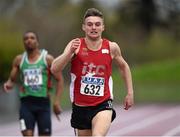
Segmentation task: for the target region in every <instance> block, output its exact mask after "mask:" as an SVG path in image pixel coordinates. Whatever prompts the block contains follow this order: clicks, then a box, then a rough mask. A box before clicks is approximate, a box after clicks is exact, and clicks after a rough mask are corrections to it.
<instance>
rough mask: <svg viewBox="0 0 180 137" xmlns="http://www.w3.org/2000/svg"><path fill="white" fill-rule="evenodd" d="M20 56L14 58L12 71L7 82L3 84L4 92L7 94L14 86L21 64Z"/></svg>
mask: <svg viewBox="0 0 180 137" xmlns="http://www.w3.org/2000/svg"><path fill="white" fill-rule="evenodd" d="M21 58H22V55H18V56H16V57H15V59H14V60H13V63H12V69H11V72H10V75H9V78H8V80H7V81H6V82H5V83H4V90H5V92H9V90H11V89H12V88H13V86H14V82H15V80H16V78H17V74H18V73H19V65H20V62H21Z"/></svg>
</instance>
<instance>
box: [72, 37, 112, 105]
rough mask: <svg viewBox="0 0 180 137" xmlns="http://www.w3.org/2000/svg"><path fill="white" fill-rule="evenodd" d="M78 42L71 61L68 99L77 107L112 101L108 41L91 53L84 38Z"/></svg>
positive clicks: (110, 61)
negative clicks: (78, 45)
mask: <svg viewBox="0 0 180 137" xmlns="http://www.w3.org/2000/svg"><path fill="white" fill-rule="evenodd" d="M80 40H81V45H80V49H79V52H78V53H77V55H75V57H74V58H72V61H71V84H70V98H71V101H72V102H74V103H75V104H77V105H82V106H96V105H98V104H100V103H102V102H103V101H105V100H107V99H113V93H112V88H113V82H112V77H111V73H112V69H111V65H112V58H111V54H110V47H109V41H108V40H106V39H103V42H102V46H101V48H100V49H99V50H97V51H92V50H90V49H88V48H87V45H86V43H85V39H84V38H81V39H80Z"/></svg>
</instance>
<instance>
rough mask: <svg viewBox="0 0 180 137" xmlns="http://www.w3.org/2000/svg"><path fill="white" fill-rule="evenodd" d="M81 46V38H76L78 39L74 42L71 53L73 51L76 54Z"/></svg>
mask: <svg viewBox="0 0 180 137" xmlns="http://www.w3.org/2000/svg"><path fill="white" fill-rule="evenodd" d="M80 44H81V41H80V39H79V38H76V39H74V40H72V44H71V47H70V51H71V52H72V53H74V52H75V51H76V50H77V49H78V47H79V46H80Z"/></svg>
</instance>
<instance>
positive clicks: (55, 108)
mask: <svg viewBox="0 0 180 137" xmlns="http://www.w3.org/2000/svg"><path fill="white" fill-rule="evenodd" d="M53 111H54V114H55V115H56V118H57V120H58V121H60V114H61V112H62V110H61V108H60V105H59V104H54V105H53Z"/></svg>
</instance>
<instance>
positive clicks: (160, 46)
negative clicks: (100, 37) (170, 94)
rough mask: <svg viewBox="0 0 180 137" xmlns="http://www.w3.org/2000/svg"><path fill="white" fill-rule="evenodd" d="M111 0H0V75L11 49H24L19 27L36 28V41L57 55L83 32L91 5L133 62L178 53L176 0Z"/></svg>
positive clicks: (9, 60) (11, 55) (179, 10)
mask: <svg viewBox="0 0 180 137" xmlns="http://www.w3.org/2000/svg"><path fill="white" fill-rule="evenodd" d="M111 2H112V3H113V0H111ZM115 4H116V5H114V7H113V8H112V7H109V6H108V2H107V1H102V2H100V1H97V0H50V1H49V0H30V1H27V0H1V1H0V58H1V61H0V67H1V69H0V73H1V74H2V75H1V79H0V81H3V80H4V79H6V78H7V75H8V74H7V73H9V69H10V66H11V63H12V59H13V58H14V57H15V55H16V54H19V53H21V52H22V51H23V45H22V39H21V38H22V34H23V32H24V31H26V30H34V31H36V32H37V33H38V34H39V37H40V47H41V48H46V49H47V50H48V51H49V52H50V53H51V54H53V55H54V56H55V57H56V56H58V55H59V54H60V53H62V52H63V49H64V47H65V45H66V44H67V43H68V42H69V40H71V39H73V38H75V37H82V36H83V32H82V31H81V24H82V18H83V15H84V12H85V10H86V9H87V8H90V7H95V8H98V9H100V10H101V11H102V12H103V13H104V16H105V26H106V30H105V32H104V36H105V37H108V38H109V39H111V40H112V41H116V42H117V43H119V44H120V46H121V48H122V50H123V53H124V54H125V57H126V58H127V60H128V62H130V63H131V64H132V65H133V64H137V63H138V64H139V63H143V62H146V61H152V60H156V59H157V58H159V59H162V58H167V57H168V58H169V57H176V56H179V53H178V50H177V49H175V50H174V47H173V46H174V45H179V42H178V40H179V35H180V1H178V0H158V1H153V0H119V1H118V4H117V2H116V3H115ZM176 47H177V48H178V47H179V46H176ZM178 49H179V48H178ZM7 53H8V54H7Z"/></svg>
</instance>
